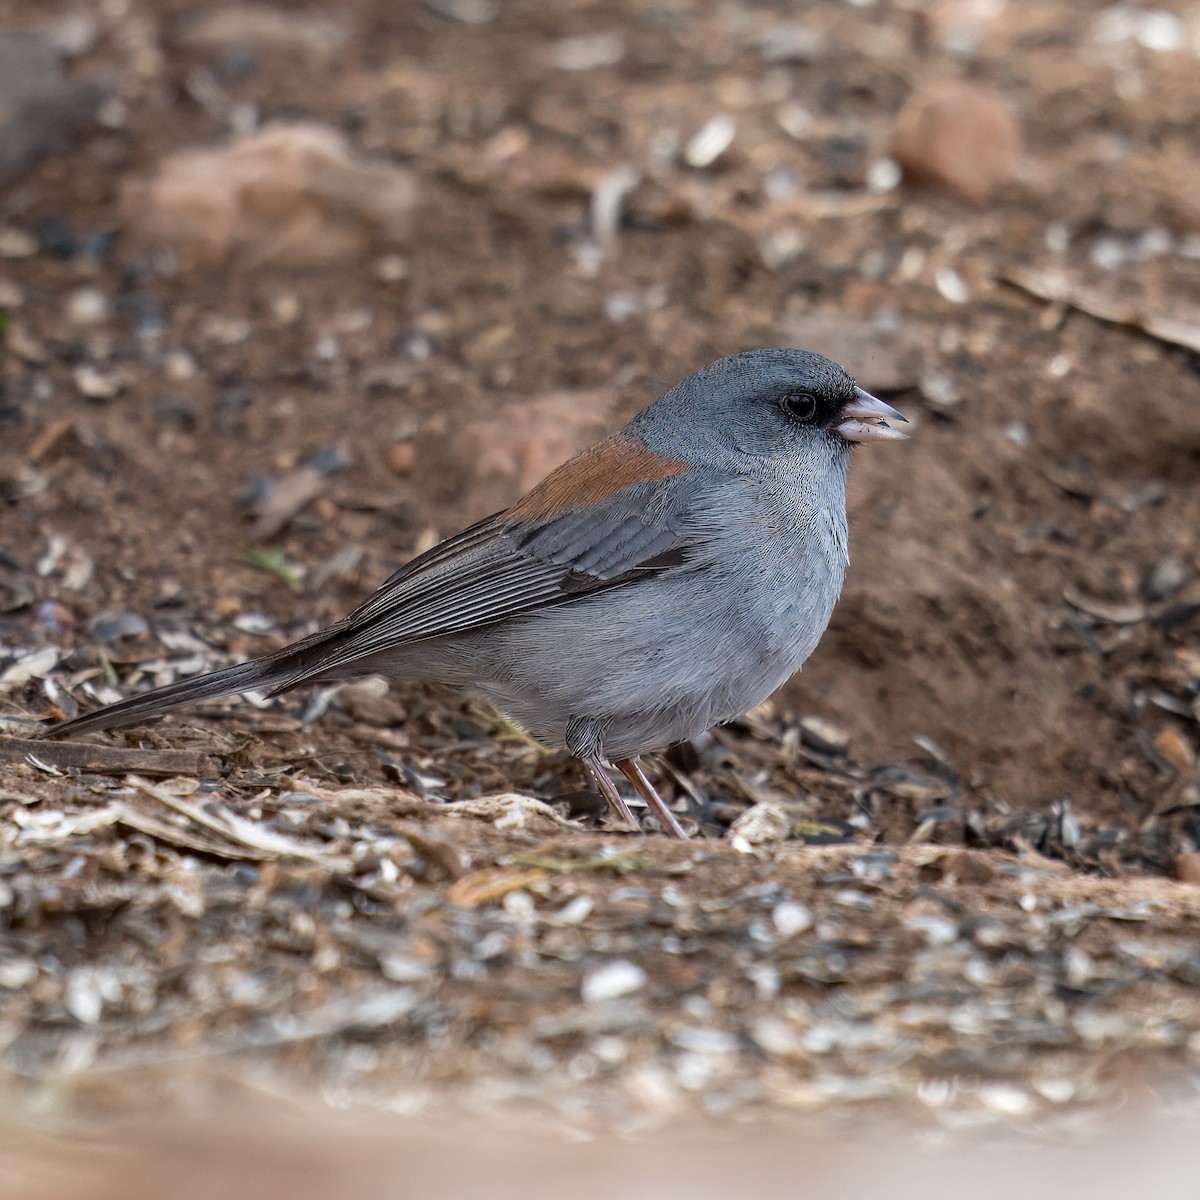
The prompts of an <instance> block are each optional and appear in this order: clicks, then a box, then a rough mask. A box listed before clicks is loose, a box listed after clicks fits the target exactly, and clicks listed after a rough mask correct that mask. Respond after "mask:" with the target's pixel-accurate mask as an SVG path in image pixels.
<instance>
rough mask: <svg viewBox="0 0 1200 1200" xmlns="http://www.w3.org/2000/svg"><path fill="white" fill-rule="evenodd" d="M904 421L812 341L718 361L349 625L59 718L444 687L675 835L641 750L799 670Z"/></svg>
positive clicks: (392, 585) (730, 714)
mask: <svg viewBox="0 0 1200 1200" xmlns="http://www.w3.org/2000/svg"><path fill="white" fill-rule="evenodd" d="M905 421H906V418H905V417H904V416H903V415H902V414H901V413H899V412H898V411H897V410H896V409H894V408H893V407H891V405H889V404H886V403H884V402H883V401H882V400H879V399H877V398H876V397H875V396H872V395H871V394H870V393H868V392H866V391H864V390H863V389H862V388H861V387H859V386H858V384H857V383H855V381H854V379H853V378H851V376H850V375H849V374H848V373H847V371H846V370H844V369H843V368H842V367H840V366H838V365H837V364H836V363H834V362H832V361H830V360H829V359H827V358H824V357H822V356H821V355H819V354H815V353H812V352H810V351H805V350H800V349H792V348H768V349H758V350H748V351H745V352H743V353H740V354H734V355H731V356H729V357H726V358H721V359H718V360H717V361H715V362H713V363H710V364H709V365H708V366H706V367H704V368H702V369H701V370H699V371H697V372H696V373H695V374H693V375H690V376H689V377H688V378H687V379H685V380H683V381H682V382H681V383H679V384H678V385H676V386H675V387H673V388H671V389H670V390H669V391H667V392H666V393H665V394H663V395H662V396H660V397H659V398H658V399H657V400H655V401H654V403H652V404H651V405H649V406H648V407H647V408H645V409H643V410H642V411H641V412H639V413H638V414H637V415H636V416H634V417H633V418H632V419H631V420H630V421H629V422H628V423H627V424H626V425H625V426H624V427H623V428H621V429H620V430H618V431H617V432H615V433H613V434H611V435H610V436H608V437H606V438H605V439H603V440H602V441H600V442H598V443H597V444H596V445H594V446H592V447H591V448H590V449H587V450H584V451H583V452H582V453H580V454H578V455H576V456H575V457H574V458H572V459H570V460H569V461H568V462H566V463H565V464H563V465H562V466H560V467H558V468H557V469H556V470H554V471H552V472H551V473H550V474H549V475H547V476H546V478H545V479H543V480H542V481H541V482H540V483H538V484H537V485H536V486H534V487H533V488H532V489H531V490H530V491H529V492H528V493H527V494H526V495H524V496H523V497H521V499H519V500H517V501H516V503H514V504H512V505H511V506H510V507H509V508H506V509H504V510H503V511H501V512H498V513H494V514H492V515H491V516H489V517H485V518H484V519H483V520H481V521H478V522H476V523H475V524H473V525H471V526H470V527H469V528H467V529H465V530H463V531H462V532H461V533H458V534H455V535H454V536H452V537H449V538H447V539H446V540H445V541H443V542H441V543H439V544H438V545H435V546H434V547H433V548H432V549H430V550H427V551H426V552H425V553H423V554H420V555H418V556H417V557H416V558H414V559H412V561H410V562H408V563H406V564H405V565H404V566H402V567H400V568H399V569H398V570H397V571H395V572H394V573H393V574H392V575H391V576H390V577H389V578H388V579H387V580H386V581H385V582H384V583H383V585H382V586H381V587H380V588H379V589H378V590H377V591H376V592H374V593H373V594H372V595H371V596H369V597H368V598H367V599H366V600H365V601H364V602H363V603H362V604H360V605H359V606H358V608H356V609H355V610H354V611H353V612H351V613H350V614H349V615H348V616H346V617H343V618H342V619H341V620H339V621H336V622H334V623H333V624H331V625H329V626H327V627H325V628H323V629H320V630H318V631H317V632H315V633H312V634H310V635H309V636H307V637H303V638H301V639H300V640H298V641H296V642H293V643H291V644H290V645H286V646H283V647H282V648H281V649H279V650H275V651H273V652H272V653H269V654H266V655H264V656H262V657H261V658H256V659H253V660H251V661H248V662H244V663H240V664H237V665H234V666H229V667H225V668H224V669H222V670H218V671H214V672H212V673H210V674H206V675H201V676H197V677H195V678H189V679H183V680H180V681H178V682H176V683H172V684H169V685H168V686H166V687H161V688H158V689H156V690H152V691H148V692H144V693H141V694H137V695H134V696H130V697H128V698H127V699H124V700H120V701H117V702H116V703H114V704H111V705H109V706H108V707H106V708H101V709H98V710H97V711H95V712H91V713H88V714H85V715H83V716H79V717H76V718H75V719H74V720H70V721H67V722H65V723H61V724H58V725H56V726H54V727H52V728H51V729H50V731H49V732H50V734H51V735H52V736H61V735H67V734H76V733H84V732H87V731H91V730H102V729H109V728H112V727H115V726H119V725H126V724H130V723H134V722H137V721H139V720H140V719H141V718H144V717H149V716H151V715H154V714H158V713H161V712H165V711H167V710H170V709H175V708H179V707H182V706H184V705H190V704H194V703H196V702H197V701H202V700H210V699H214V698H217V697H221V696H229V695H235V694H238V693H244V692H249V691H254V692H259V693H262V692H265V693H266V694H268V695H272V696H274V695H278V694H279V693H282V692H288V691H291V690H292V689H293V688H296V687H299V686H301V685H304V684H317V683H322V684H328V683H332V682H339V681H344V680H350V679H355V678H361V677H363V676H368V675H383V676H386V677H388V678H391V679H420V680H432V681H436V682H439V683H442V684H449V685H450V686H451V687H452V688H455V689H458V690H460V691H469V692H474V693H476V694H479V695H481V696H482V697H484V698H485V699H487V700H489V701H491V702H492V703H493V704H494V705H495V706H496V707H497V708H498V709H499V710H500V711H501V712H503V713H504V714H505V715H506V716H507V717H508V718H509V719H510V720H511V721H512V722H514V723H515V724H516V725H518V726H520V727H521V728H523V729H524V730H526V731H527V732H528V733H529V734H530V735H531V736H532V737H533V738H535V739H536V740H537V741H539V742H541V743H543V744H544V745H546V746H548V747H550V748H552V749H556V750H560V751H562V750H565V751H567V752H568V753H570V754H571V755H573V756H574V757H575V758H576V759H578V760H580V761H581V762H582V764H583V765H584V767H585V768H586V770H587V772H588V774H589V775H590V776H591V778H592V780H593V781H594V783H595V785H596V787H597V789H598V790H599V791H600V793H601V794H602V796H603V797H604V799H605V800H606V801H607V803H608V806H609V808H610V810H611V812H612V814H614V818H615V823H616V824H618V825H620V824H624V825H625V826H626V827H628V828H631V829H639V828H640V826H639V824H638V822H637V821H636V820H635V818H634V816H633V813H632V811H631V810H630V808H629V806H628V804H627V803H626V801H625V800H624V798H623V797H622V796H621V794H620V791H619V790H618V788H617V787H616V785H615V783H614V780H613V777H612V776H611V775H610V774H609V767H610V766H611V767H615V768H616V769H617V770H619V771H620V772H621V773H622V774H623V775H624V776H625V777H626V778H627V779H628V781H629V783H630V784H631V785H632V787H633V788H634V790H635V791H636V792H637V793H639V794H640V795H641V797H642V798H643V800H644V801H645V803H646V805H647V808H648V810H649V811H650V812H651V813H653V814H654V816H655V817H657V819H658V823H659V825H660V826H661V829H662V831H663V832H664V833H666V834H667V835H669V836H672V837H676V838H682V837H685V836H687V835H686V833H685V831H684V829H683V827H682V825H681V824H680V822H679V820H678V819H677V817H676V815H675V813H674V812H673V811H672V809H671V808H670V807H669V806H668V805H667V804H666V803H665V802H664V801H663V799H662V798H661V796H660V795H659V794H658V792H657V790H656V789H655V788H654V786H653V785H652V784H651V782H650V780H649V779H648V778H647V776H646V774H645V772H644V770H643V769H642V766H641V764H640V762H639V759H640V757H641V756H642V755H644V754H647V753H649V752H651V751H654V750H661V749H663V748H666V747H668V746H671V745H673V744H677V743H680V742H684V741H688V740H689V739H692V738H695V737H698V736H699V735H701V734H703V733H704V732H706V731H707V730H709V729H711V728H712V727H713V726H715V725H719V724H721V723H723V722H727V721H731V720H734V719H736V718H738V717H740V716H743V715H744V714H745V713H747V712H748V711H750V709H752V708H754V707H755V706H756V705H758V704H760V703H762V701H764V700H765V699H766V698H767V697H768V696H770V695H771V693H773V692H774V691H775V690H776V689H777V688H778V687H780V686H781V685H782V684H783V683H784V682H785V681H786V680H787V679H788V678H790V677H791V676H792V675H793V674H794V673H795V672H796V671H797V670H799V668H800V666H801V665H802V664H803V662H804V661H805V660H806V659H807V658H808V657H809V655H810V654H811V653H812V652H813V650H814V649H815V648H816V646H817V643H818V642H819V641H820V639H821V636H822V635H823V633H824V632H825V629H826V627H827V625H828V623H829V620H830V617H831V615H832V613H833V610H834V606H835V604H836V602H837V600H838V597H839V595H840V594H841V590H842V585H843V581H844V579H845V574H846V568H847V565H848V563H849V551H848V527H847V516H846V476H847V469H848V466H849V462H850V455H851V450H852V447H853V446H855V445H856V444H859V443H866V442H883V441H890V440H895V439H899V438H903V437H905V436H906V434H905V433H904V432H902V431H901V430H898V429H896V428H894V425H895V424H896V423H903V422H905Z"/></svg>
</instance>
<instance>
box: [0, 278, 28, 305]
mask: <svg viewBox="0 0 1200 1200" xmlns="http://www.w3.org/2000/svg"><path fill="white" fill-rule="evenodd" d="M24 303H25V291H24V289H23V288H22V287H21V285H20V284H19V283H17V282H16V281H15V280H13V279H0V308H2V309H5V310H7V311H12V310H13V309H14V308H20V307H21V305H22V304H24Z"/></svg>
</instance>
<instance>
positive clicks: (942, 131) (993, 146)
mask: <svg viewBox="0 0 1200 1200" xmlns="http://www.w3.org/2000/svg"><path fill="white" fill-rule="evenodd" d="M1020 152H1021V134H1020V129H1019V127H1018V125H1017V119H1016V117H1015V116H1013V113H1012V111H1011V110H1010V109H1009V107H1008V106H1007V105H1006V104H1005V103H1004V101H1003V100H1001V99H1000V98H999V97H998V96H996V95H995V94H994V93H993V92H991V91H988V90H987V89H985V88H981V87H978V86H977V85H975V84H968V83H943V84H937V85H934V86H931V87H928V88H925V89H923V90H920V91H918V92H916V93H915V94H914V95H913V96H912V97H911V98H910V99H909V100H908V102H907V103H906V104H905V105H904V107H903V108H902V109H901V110H900V114H899V115H898V116H897V118H896V130H895V133H894V134H893V136H892V144H891V155H892V157H893V158H894V159H895V160H896V161H897V162H898V163H900V165H901V166H902V167H903V168H904V169H905V171H906V172H907V173H908V174H909V175H911V176H912V177H914V178H918V179H925V180H928V181H930V182H931V183H936V184H938V185H940V186H942V187H944V188H946V189H948V190H949V191H952V192H955V193H956V194H957V195H959V196H961V197H962V198H963V199H964V200H968V201H970V202H971V203H972V204H979V205H982V204H986V203H987V202H988V201H989V200H990V199H991V198H992V196H993V194H994V193H995V191H996V188H997V187H999V186H1000V184H1002V183H1005V182H1007V181H1008V180H1009V179H1011V178H1012V177H1013V175H1014V173H1015V171H1016V167H1017V160H1018V157H1019V155H1020Z"/></svg>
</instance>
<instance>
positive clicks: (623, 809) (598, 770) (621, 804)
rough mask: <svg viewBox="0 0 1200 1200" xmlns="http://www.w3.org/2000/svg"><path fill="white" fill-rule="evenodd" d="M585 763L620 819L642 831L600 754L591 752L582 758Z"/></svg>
mask: <svg viewBox="0 0 1200 1200" xmlns="http://www.w3.org/2000/svg"><path fill="white" fill-rule="evenodd" d="M580 761H581V762H582V763H583V765H584V766H585V767H586V768H587V769H588V771H590V772H591V775H592V778H593V779H594V780H595V781H596V786H597V787H598V788H599V789H600V795H602V796H603V797H604V798H605V800H607V801H608V807H609V808H610V809H611V810H612V811H613V812H614V813H616V814H617V818H618V820H619V821H624V822H625V824H626V825H628V826H629V828H630V829H636V830H637V831H638V833H641V831H642V827H641V826H640V825H639V824H638V822H637V818H636V817H635V816H634V815H633V812H632V811H631V810H630V808H629V805H628V804H626V803H625V801H624V800H623V799H622V797H621V793H620V792H618V791H617V785H616V784H615V783H613V781H612V779H611V778H610V777H609V774H608V772H607V771H606V770H605V769H604V762H603V760H602V759H601V758H600V755H599V754H589V755H587V756H586V757H584V758H582V759H581V760H580Z"/></svg>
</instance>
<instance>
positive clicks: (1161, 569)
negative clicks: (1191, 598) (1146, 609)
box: [1146, 555, 1188, 600]
mask: <svg viewBox="0 0 1200 1200" xmlns="http://www.w3.org/2000/svg"><path fill="white" fill-rule="evenodd" d="M1187 581H1188V569H1187V565H1186V564H1185V563H1184V562H1183V560H1182V559H1179V558H1176V557H1174V556H1173V555H1169V556H1168V557H1166V558H1163V559H1160V560H1159V561H1158V563H1157V564H1156V565H1155V567H1154V569H1153V570H1152V571H1151V572H1150V577H1149V578H1148V579H1147V580H1146V593H1147V594H1148V595H1149V596H1150V598H1151V599H1152V600H1165V599H1166V598H1167V597H1168V596H1173V595H1174V594H1175V593H1176V592H1178V591H1181V590H1182V589H1183V586H1184V585H1185V584H1186V583H1187Z"/></svg>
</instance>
